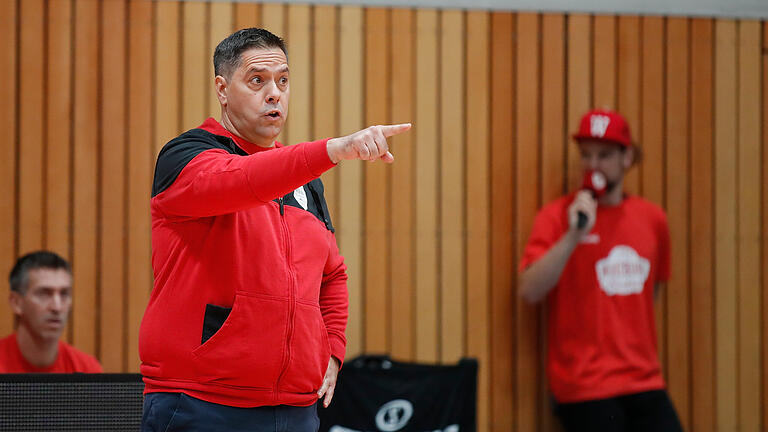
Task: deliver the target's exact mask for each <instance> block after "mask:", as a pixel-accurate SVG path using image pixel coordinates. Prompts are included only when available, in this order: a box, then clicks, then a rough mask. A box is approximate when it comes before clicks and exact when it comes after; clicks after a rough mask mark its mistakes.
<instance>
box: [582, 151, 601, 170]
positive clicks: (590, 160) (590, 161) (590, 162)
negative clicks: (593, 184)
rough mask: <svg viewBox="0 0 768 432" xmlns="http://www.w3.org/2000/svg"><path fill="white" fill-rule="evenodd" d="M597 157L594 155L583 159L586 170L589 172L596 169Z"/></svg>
mask: <svg viewBox="0 0 768 432" xmlns="http://www.w3.org/2000/svg"><path fill="white" fill-rule="evenodd" d="M597 162H598V161H597V156H595V155H589V156H587V157H586V158H584V163H585V165H586V168H587V169H589V170H595V169H597Z"/></svg>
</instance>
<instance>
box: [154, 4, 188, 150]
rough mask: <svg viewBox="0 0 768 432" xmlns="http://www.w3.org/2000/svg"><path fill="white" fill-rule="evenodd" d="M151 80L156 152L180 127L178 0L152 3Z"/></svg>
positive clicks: (179, 23)
mask: <svg viewBox="0 0 768 432" xmlns="http://www.w3.org/2000/svg"><path fill="white" fill-rule="evenodd" d="M154 7H155V9H156V11H155V26H154V37H153V39H154V42H155V49H154V55H155V59H154V66H153V72H154V82H155V97H154V100H153V103H154V112H155V135H154V140H153V141H154V144H155V152H156V153H159V152H160V149H161V148H162V147H163V145H165V143H166V142H168V141H170V140H171V139H172V138H173V137H174V136H176V135H177V134H178V133H179V132H180V131H181V82H182V80H180V79H179V74H180V73H181V71H182V69H181V8H180V5H179V3H178V2H170V1H168V2H157V4H155V6H154Z"/></svg>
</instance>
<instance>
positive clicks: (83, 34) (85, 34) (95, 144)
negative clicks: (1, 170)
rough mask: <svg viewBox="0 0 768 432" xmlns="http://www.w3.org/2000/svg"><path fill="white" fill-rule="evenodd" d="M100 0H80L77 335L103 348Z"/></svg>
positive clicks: (79, 341) (84, 345)
mask: <svg viewBox="0 0 768 432" xmlns="http://www.w3.org/2000/svg"><path fill="white" fill-rule="evenodd" d="M99 9H100V8H99V2H97V1H95V0H83V1H78V2H75V13H74V15H75V22H76V23H79V24H77V26H76V27H75V73H74V82H75V84H74V86H75V88H74V122H73V131H74V133H73V136H74V166H73V174H74V176H73V177H74V194H73V200H74V212H73V214H74V221H73V224H74V227H73V230H74V231H73V241H72V243H73V251H72V272H73V277H74V282H73V283H74V288H73V303H74V304H73V307H72V317H71V323H72V326H73V330H74V332H73V339H72V341H73V342H74V343H75V344H76V345H77V347H78V348H80V349H81V350H83V351H85V352H87V353H90V354H94V355H95V354H96V353H97V352H98V346H97V334H98V331H99V328H98V327H97V325H96V323H97V322H98V312H99V309H98V302H97V300H98V241H99V239H98V235H99V231H98V211H99V210H98V199H99V192H98V185H99V167H98V164H99V154H100V153H99V152H100V146H99V127H98V126H96V125H99V124H100V122H99V120H100V118H99V92H98V90H99V85H98V83H99V79H100V77H99V39H100V31H99V30H100V29H99Z"/></svg>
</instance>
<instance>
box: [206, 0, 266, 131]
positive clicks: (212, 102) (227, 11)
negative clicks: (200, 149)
mask: <svg viewBox="0 0 768 432" xmlns="http://www.w3.org/2000/svg"><path fill="white" fill-rule="evenodd" d="M209 7H210V11H209V18H208V20H209V23H210V26H209V29H210V31H209V32H208V45H207V46H208V50H207V51H206V57H205V65H206V70H207V72H208V73H207V74H206V78H205V85H204V89H205V90H206V93H204V94H205V95H206V96H207V98H206V99H207V100H206V106H207V108H206V111H207V113H208V116H209V117H214V118H220V117H221V105H219V98H218V97H217V96H216V87H215V86H214V79H215V78H216V75H215V74H214V69H213V53H214V51H216V45H218V44H219V42H221V41H222V40H223V39H224V38H226V37H227V36H229V35H230V33H232V31H233V30H235V29H234V28H233V27H234V16H233V13H234V10H235V9H234V6H233V5H232V3H224V2H214V3H211V4H210V6H209ZM250 12H253V11H250ZM244 18H251V19H255V13H253V15H252V16H251V17H247V16H246V17H244ZM252 25H255V24H252ZM201 123H202V122H201Z"/></svg>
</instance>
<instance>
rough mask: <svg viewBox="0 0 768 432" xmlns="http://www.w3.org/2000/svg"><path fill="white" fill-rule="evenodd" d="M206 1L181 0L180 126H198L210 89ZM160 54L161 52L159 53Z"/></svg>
mask: <svg viewBox="0 0 768 432" xmlns="http://www.w3.org/2000/svg"><path fill="white" fill-rule="evenodd" d="M209 6H210V5H209V4H207V3H205V2H200V1H183V2H181V12H182V22H181V25H182V36H181V46H182V48H181V67H182V70H183V72H182V74H181V77H182V79H181V129H182V130H188V129H192V128H194V127H197V126H199V125H200V123H202V120H203V119H205V116H206V113H207V111H208V107H207V104H206V100H207V97H208V93H209V92H210V85H209V81H208V80H207V79H206V77H207V76H208V74H209V72H208V50H207V49H206V47H207V46H208V44H207V40H206V34H207V33H208V22H209V15H208V8H209ZM159 55H163V53H159Z"/></svg>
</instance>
